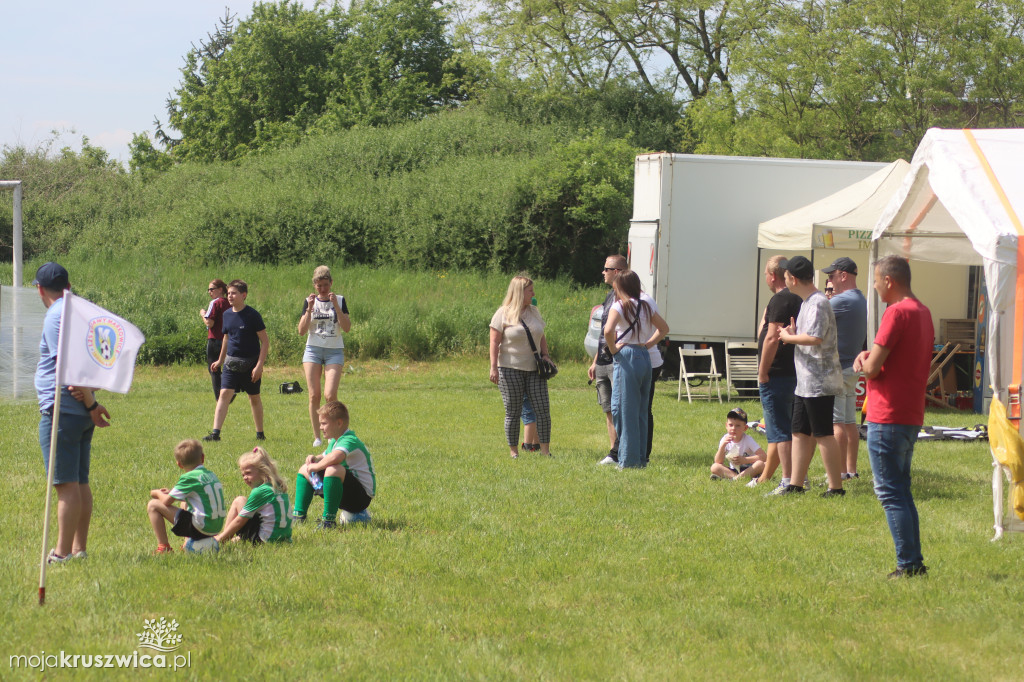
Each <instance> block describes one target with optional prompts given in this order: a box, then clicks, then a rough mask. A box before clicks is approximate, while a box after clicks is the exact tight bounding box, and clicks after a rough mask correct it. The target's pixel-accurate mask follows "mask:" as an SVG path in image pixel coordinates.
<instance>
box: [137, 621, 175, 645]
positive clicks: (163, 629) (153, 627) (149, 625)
mask: <svg viewBox="0 0 1024 682" xmlns="http://www.w3.org/2000/svg"><path fill="white" fill-rule="evenodd" d="M177 629H178V621H176V620H174V619H171V621H170V622H168V620H167V619H166V618H161V619H160V620H157V619H156V618H153V619H152V620H149V619H146V620H144V621H143V622H142V632H136V633H135V636H136V637H138V638H139V646H140V647H148V648H150V649H156V650H157V651H174V650H175V649H177V648H178V647H179V646H181V635H179V634H178V633H177Z"/></svg>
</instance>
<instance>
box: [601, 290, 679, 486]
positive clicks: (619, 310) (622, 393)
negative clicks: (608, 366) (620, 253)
mask: <svg viewBox="0 0 1024 682" xmlns="http://www.w3.org/2000/svg"><path fill="white" fill-rule="evenodd" d="M612 289H614V291H615V298H616V300H615V303H614V304H612V307H611V309H609V311H608V323H607V324H606V325H605V328H604V338H605V341H606V342H607V344H608V350H609V351H610V352H611V354H612V359H613V361H614V370H613V373H612V420H613V421H614V423H615V432H616V433H617V434H618V436H619V467H620V468H626V467H629V468H641V467H643V466H644V465H645V463H646V455H647V421H648V416H647V415H648V408H649V406H650V400H651V397H650V396H651V355H652V354H653V353H658V352H660V351H659V350H658V348H657V346H658V342H659V341H661V340H662V339H663V338H665V335H666V334H668V324H667V323H666V322H665V319H664V318H663V317H662V316H661V314H659V313H658V306H657V304H656V303H655V302H654V299H652V298H651V297H650V296H648V295H647V294H645V293H643V292H641V291H640V277H639V276H638V275H637V274H636V273H635V272H633V271H632V270H623V271H622V272H620V273H619V274H618V275H616V277H615V279H614V280H612Z"/></svg>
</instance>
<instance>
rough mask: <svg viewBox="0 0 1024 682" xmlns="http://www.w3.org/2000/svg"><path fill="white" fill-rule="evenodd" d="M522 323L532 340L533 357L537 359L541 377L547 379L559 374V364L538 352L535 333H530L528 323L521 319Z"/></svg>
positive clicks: (538, 371)
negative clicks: (534, 340)
mask: <svg viewBox="0 0 1024 682" xmlns="http://www.w3.org/2000/svg"><path fill="white" fill-rule="evenodd" d="M520 324H522V325H523V329H525V330H526V338H527V339H529V341H530V348H531V349H532V350H533V357H534V358H536V359H537V374H538V375H539V376H540V378H541V379H544V380H545V381H547V380H548V379H550V378H551V377H553V376H555V375H556V374H558V365H556V364H555V363H553V362H551V361H550V360H548V359H547V358H542V357H541V356H540V353H539V352H537V344H535V343H534V342H533V334H531V333H530V328H529V327H527V326H526V323H525V322H523V321H521V320H520Z"/></svg>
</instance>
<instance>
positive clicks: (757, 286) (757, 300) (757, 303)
mask: <svg viewBox="0 0 1024 682" xmlns="http://www.w3.org/2000/svg"><path fill="white" fill-rule="evenodd" d="M760 309H761V247H760V246H759V247H757V277H755V278H754V317H755V318H756V317H757V311H758V310H760ZM760 335H761V330H760V329H758V328H757V322H755V323H754V340H755V341H756V340H757V337H758V336H760Z"/></svg>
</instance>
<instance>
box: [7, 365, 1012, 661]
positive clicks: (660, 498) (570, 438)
mask: <svg viewBox="0 0 1024 682" xmlns="http://www.w3.org/2000/svg"><path fill="white" fill-rule="evenodd" d="M349 370H350V371H349V372H348V373H347V374H346V375H345V377H344V379H343V381H342V385H341V397H342V399H343V400H344V401H346V402H347V403H348V404H349V406H350V408H351V410H352V426H353V428H354V429H355V430H356V432H357V433H358V434H359V435H360V436H361V437H362V438H363V440H364V441H365V442H366V443H367V445H368V446H369V447H370V449H371V451H372V452H373V453H374V458H375V463H376V465H377V471H378V476H379V479H378V480H379V495H378V498H377V499H376V500H375V501H374V503H373V505H372V506H371V510H372V512H373V515H374V520H373V523H372V524H371V525H370V526H369V527H358V528H351V529H344V530H342V531H340V532H337V533H331V534H328V535H322V534H317V533H316V532H314V531H313V529H312V528H311V527H307V526H303V527H299V528H297V529H296V531H295V542H294V543H293V544H292V545H290V546H270V547H263V548H259V549H251V548H247V547H243V546H239V545H229V546H226V547H225V548H224V549H222V550H221V552H220V554H219V555H217V556H216V557H194V556H186V555H184V554H183V553H181V552H175V553H174V554H173V555H171V556H163V557H154V556H151V552H152V550H153V548H154V547H155V545H156V542H155V539H154V538H153V536H152V532H151V530H150V529H149V526H148V522H147V519H146V515H145V505H146V501H147V493H148V491H149V490H150V489H151V488H155V487H161V486H169V485H170V484H171V483H173V482H174V480H175V479H176V472H177V469H176V468H175V466H174V464H173V459H172V457H171V450H172V448H173V446H174V444H175V443H176V442H177V441H178V440H179V439H182V438H185V437H196V436H199V435H202V434H204V433H206V431H207V430H208V428H209V424H210V421H211V419H212V410H213V400H212V398H211V396H210V395H209V389H208V380H207V377H206V375H205V373H203V372H202V370H201V369H200V368H198V367H196V368H188V367H171V368H166V367H163V368H152V367H146V368H142V369H140V371H139V372H138V374H137V377H136V383H135V386H134V387H133V389H132V392H131V393H130V394H129V395H127V396H118V395H108V396H105V397H104V402H105V403H106V404H107V406H108V407H109V408H110V411H111V413H112V414H113V416H114V425H113V426H112V427H111V428H109V429H107V430H105V431H102V432H99V433H97V435H96V439H95V443H94V445H95V447H94V454H93V476H92V478H93V487H94V493H95V497H96V512H95V515H94V519H93V529H92V534H91V540H90V546H89V553H90V556H89V559H88V560H86V561H85V562H80V563H77V564H72V565H67V566H61V567H53V568H52V569H51V570H50V572H49V578H48V588H47V595H48V599H47V604H46V606H45V607H42V608H40V607H39V606H37V605H36V586H37V579H38V560H39V551H40V544H39V543H40V532H41V528H40V525H41V515H42V504H43V501H42V496H41V492H42V488H43V471H42V467H41V466H40V455H39V451H38V445H37V440H36V425H37V420H38V415H37V413H36V410H35V408H34V406H33V405H31V404H22V405H3V406H0V460H2V461H3V462H4V465H5V472H6V475H7V482H6V486H5V490H6V493H7V494H6V495H5V498H4V503H3V506H2V507H0V509H2V516H0V547H3V551H2V552H0V610H2V613H3V614H4V615H3V619H2V623H3V625H2V626H0V656H2V658H3V660H0V678H3V679H11V678H14V679H25V678H35V677H38V675H37V674H31V675H30V674H24V673H18V672H17V671H14V670H11V669H10V668H9V662H8V657H9V656H11V655H14V654H26V655H30V654H33V653H34V654H38V653H39V652H41V651H46V652H48V653H51V652H58V651H60V650H64V651H65V652H68V653H110V654H128V653H131V652H132V651H134V650H135V649H136V638H135V633H137V632H141V628H142V624H143V621H144V619H148V618H159V617H162V616H163V617H167V618H168V620H169V619H170V618H172V617H173V618H175V619H176V620H177V621H178V623H179V624H180V627H179V628H178V632H179V633H180V634H182V635H183V642H182V647H181V651H187V652H190V654H191V662H192V667H191V669H190V670H188V671H186V672H185V673H184V677H185V678H189V679H238V678H243V677H244V678H248V679H308V678H312V677H314V676H316V675H322V674H324V673H328V674H332V673H333V674H336V675H338V676H339V677H340V679H382V678H384V679H424V678H427V679H452V678H455V679H465V678H470V679H524V678H525V679H609V678H611V679H637V680H639V679H645V680H646V679H690V678H699V679H739V678H752V679H773V678H781V677H786V678H796V679H984V680H989V679H1012V678H1018V677H1019V674H1020V668H1019V660H1018V659H1019V656H1017V655H1016V653H1015V652H1016V650H1017V647H1018V644H1019V638H1020V627H1019V624H1020V620H1019V607H1018V605H1017V600H1018V597H1019V594H1020V589H1019V583H1020V572H1021V558H1020V550H1021V538H1020V537H1019V536H1008V537H1007V538H1005V539H1004V540H1002V541H1001V542H999V543H991V542H990V541H989V539H990V538H991V536H992V531H991V523H992V515H991V493H990V480H991V467H990V464H989V462H990V456H989V454H988V449H987V447H986V446H985V445H983V444H978V443H921V444H920V445H919V446H918V448H917V450H916V458H915V484H914V491H915V495H916V497H917V502H918V507H919V510H920V515H921V527H922V536H923V537H922V539H923V544H924V554H925V559H926V562H927V563H928V565H929V567H930V569H931V573H930V575H929V576H928V577H926V578H923V579H914V580H906V581H900V582H889V581H887V580H886V579H885V575H886V573H887V572H888V571H890V570H892V569H893V568H894V551H893V547H892V541H891V539H890V537H889V533H888V530H887V527H886V525H885V520H884V516H883V514H882V510H881V508H880V506H879V504H878V502H877V500H876V499H875V498H874V495H873V494H872V491H871V487H870V482H869V481H868V480H865V479H866V477H867V476H866V475H867V474H868V472H869V466H868V462H867V455H866V452H865V451H864V448H863V444H862V450H861V453H862V454H861V456H862V460H861V462H862V465H861V467H860V469H861V471H862V475H864V476H865V479H861V480H860V481H858V482H854V483H853V484H852V485H850V486H849V491H850V492H849V494H848V495H847V496H846V497H845V498H843V499H840V500H823V499H820V498H819V497H818V496H817V495H816V494H811V495H806V496H803V497H802V498H800V499H777V498H769V499H766V498H765V497H764V493H765V492H767V490H766V489H754V490H751V489H748V488H746V487H743V486H738V485H732V484H730V483H728V482H718V483H712V482H710V481H709V480H708V467H709V466H710V463H711V456H712V452H713V450H714V446H715V443H716V442H717V439H718V438H719V437H720V435H721V433H722V428H723V422H724V412H725V410H726V407H725V406H722V405H719V404H718V403H717V402H714V403H711V404H697V403H694V404H692V405H691V404H687V403H686V402H685V401H684V402H682V403H679V402H676V400H675V394H676V386H675V383H674V382H664V383H660V384H659V385H658V387H657V396H656V404H655V415H656V434H655V451H654V456H653V461H652V464H651V466H650V467H649V468H648V469H646V470H644V471H627V472H620V471H617V470H615V469H612V468H605V467H597V466H595V462H596V461H597V460H598V459H599V458H600V457H601V456H602V455H603V454H604V452H605V451H606V450H607V445H608V444H607V437H606V435H605V434H604V420H603V418H602V415H601V413H600V411H599V408H598V407H597V406H596V404H595V396H594V393H593V389H592V388H589V387H588V386H587V385H586V380H585V367H584V366H583V365H574V364H566V365H564V366H563V367H562V371H561V373H560V374H559V375H558V377H557V378H555V379H553V380H552V383H551V400H552V409H553V420H554V426H553V438H552V451H553V453H554V454H555V457H554V458H553V459H551V460H547V459H542V458H541V457H540V456H539V455H532V454H529V453H524V454H523V455H521V457H520V459H519V460H518V461H512V460H510V459H509V458H508V455H507V449H506V447H505V445H504V442H503V436H502V426H501V423H502V416H503V412H502V407H501V400H500V397H499V395H498V391H497V389H496V388H495V387H494V386H493V385H491V384H490V383H489V382H488V381H487V368H486V361H485V360H482V359H478V358H471V359H466V358H463V359H455V360H449V361H443V362H434V363H419V364H416V363H412V364H409V363H406V362H404V361H401V362H397V363H395V362H372V363H363V362H360V361H356V362H354V363H351V364H350V366H349ZM299 378H300V372H299V370H298V369H297V368H296V367H295V366H291V367H284V366H277V367H272V368H271V369H270V370H269V372H268V377H267V381H266V382H265V386H267V388H268V390H267V393H266V395H265V404H266V414H267V427H266V428H267V434H268V441H267V448H268V451H269V452H270V454H271V455H272V456H273V457H274V458H275V459H276V460H277V461H278V463H279V466H280V469H281V470H282V472H283V473H284V474H285V477H286V479H288V480H289V481H291V482H292V484H291V485H290V486H289V491H290V492H291V490H292V488H293V481H294V472H295V469H296V467H297V466H298V465H299V463H300V462H301V460H302V458H303V457H304V456H305V455H306V454H308V453H309V452H310V450H311V447H310V441H311V438H312V435H311V432H310V427H309V425H308V417H307V412H306V400H305V398H306V396H305V394H302V395H281V394H279V393H276V392H273V391H272V390H270V389H271V387H276V386H277V384H278V383H279V382H281V381H285V380H294V379H299ZM745 406H746V407H747V408H748V409H749V411H750V413H751V416H752V417H754V416H759V415H760V410H759V409H758V408H757V406H756V403H753V402H748V403H746V404H745ZM951 420H952V422H953V423H951ZM974 421H977V419H976V418H975V417H973V415H959V414H956V413H929V422H930V423H944V424H947V425H956V424H959V423H963V424H966V423H968V422H970V423H971V424H973V423H974ZM757 438H758V439H759V440H760V441H761V442H762V444H763V438H761V437H759V436H757ZM253 444H254V442H253V437H252V422H251V417H250V415H249V413H248V409H247V405H246V404H245V403H244V402H238V401H236V403H235V404H234V405H233V406H232V408H231V411H230V412H229V414H228V418H227V422H226V424H225V430H224V440H223V441H222V442H220V443H213V444H209V446H208V447H207V456H208V464H209V466H210V468H211V469H213V470H214V471H215V472H216V473H217V474H218V475H219V476H220V477H221V479H222V481H223V482H224V484H225V493H226V497H228V498H230V497H233V496H235V495H240V494H243V493H244V492H245V490H246V489H245V488H244V485H243V483H242V481H241V479H240V477H239V476H238V473H237V468H236V467H235V460H236V459H237V457H238V456H239V455H240V454H242V453H243V452H245V451H248V450H249V449H250V448H251V447H252V445H253ZM822 473H823V472H822V470H821V466H820V460H819V459H818V458H815V462H814V465H813V467H812V471H811V476H812V479H813V480H815V481H820V480H821V476H822ZM318 509H319V506H318V503H316V502H315V503H314V507H313V510H314V511H316V510H318ZM54 529H55V525H54ZM143 651H145V650H143ZM1014 671H1017V672H1014ZM111 672H112V671H95V670H93V671H87V670H78V671H75V675H74V677H75V679H78V678H81V679H108V678H110V677H111V676H112V675H111ZM113 673H114V676H115V677H117V678H118V679H126V678H128V677H129V676H130V675H137V674H138V673H137V672H133V673H128V672H124V671H122V672H118V671H113ZM179 674H181V673H180V672H179ZM53 677H54V678H55V679H62V678H64V677H71V676H70V675H60V674H55V675H53Z"/></svg>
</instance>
